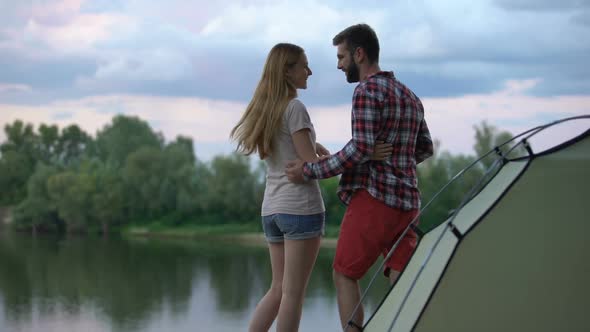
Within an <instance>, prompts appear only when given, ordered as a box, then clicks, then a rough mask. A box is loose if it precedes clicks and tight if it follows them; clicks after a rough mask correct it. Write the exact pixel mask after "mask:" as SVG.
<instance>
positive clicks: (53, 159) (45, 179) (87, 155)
mask: <svg viewBox="0 0 590 332" xmlns="http://www.w3.org/2000/svg"><path fill="white" fill-rule="evenodd" d="M474 129H475V138H476V144H475V146H474V150H475V152H476V154H477V155H481V154H483V153H484V152H487V151H488V150H490V149H491V148H493V147H494V146H496V145H498V144H500V143H503V142H504V141H507V140H508V139H510V137H511V135H510V134H509V133H507V132H500V131H498V130H497V129H496V128H494V127H493V126H490V125H488V124H487V123H485V122H483V123H482V124H481V125H480V126H476V127H475V128H474ZM4 131H5V133H6V141H5V142H3V143H2V144H1V145H0V153H1V154H0V186H1V187H2V189H3V190H2V191H1V192H0V205H12V206H16V208H15V210H14V220H15V224H16V227H17V228H20V229H29V230H33V231H37V230H43V231H45V230H47V231H56V230H57V231H67V232H96V231H99V232H102V233H105V234H106V233H108V232H109V231H111V230H112V229H121V227H123V228H124V227H125V226H129V225H133V227H142V225H143V226H144V227H147V226H149V225H152V226H150V227H153V225H154V223H156V224H158V225H161V227H172V226H173V227H175V228H177V229H178V230H182V229H191V227H195V226H201V227H204V228H207V227H210V226H215V225H216V226H220V225H227V224H243V225H245V227H246V228H247V229H258V228H259V220H260V217H259V215H260V206H261V203H262V197H263V193H264V181H265V167H264V163H263V162H258V163H253V162H252V161H251V160H250V158H249V157H245V156H242V155H239V154H236V153H234V154H230V155H221V156H217V157H215V158H214V159H213V160H212V161H211V162H210V163H204V162H201V161H200V160H198V158H197V157H196V155H195V152H194V146H193V141H192V139H190V138H187V137H182V136H179V137H177V138H176V139H175V140H174V141H171V142H165V141H164V139H163V135H162V134H161V133H157V132H154V131H153V129H152V128H151V127H150V126H149V125H148V123H147V122H145V121H143V120H141V119H139V118H137V117H128V116H123V115H118V116H116V117H114V118H113V121H112V123H109V124H107V125H106V126H104V127H103V128H102V129H101V130H99V131H98V133H97V134H96V138H93V137H92V136H90V135H89V134H87V133H85V132H84V131H83V130H82V129H81V128H79V127H78V126H76V125H70V126H68V127H66V128H64V129H63V130H61V131H60V130H59V128H58V127H57V126H48V125H44V124H43V125H40V126H39V128H38V129H37V130H35V129H34V128H33V126H32V125H30V124H24V123H23V122H22V121H15V122H14V123H12V124H9V125H6V126H5V128H4ZM435 145H436V148H435V155H434V156H433V157H432V158H430V159H428V160H426V161H424V162H423V163H422V164H420V165H419V166H418V179H419V188H420V191H421V193H422V201H423V206H425V205H426V204H427V203H428V202H429V201H430V200H431V199H432V198H433V197H434V196H435V195H436V194H437V192H438V191H439V190H440V189H441V188H443V186H445V185H446V184H447V183H448V182H449V181H450V180H451V179H452V178H453V177H454V176H455V175H456V174H458V173H459V172H460V171H461V170H462V169H463V168H464V167H466V166H467V165H469V164H471V163H473V162H474V161H475V159H476V157H475V156H471V155H452V154H450V153H448V152H445V151H440V150H441V149H440V143H439V142H436V143H435ZM492 158H493V156H491V157H488V158H486V159H484V160H483V161H482V163H481V164H478V165H476V166H475V167H472V168H471V169H470V170H469V171H467V172H465V174H464V176H462V177H461V178H460V180H459V181H454V182H452V183H450V184H449V185H448V187H447V188H446V189H445V190H444V191H442V192H441V193H440V194H439V195H438V197H437V199H436V200H435V202H433V204H432V205H430V206H428V208H427V209H426V210H425V212H424V214H423V215H422V217H421V221H420V227H421V228H422V229H423V230H428V229H430V228H432V227H433V226H434V225H436V224H438V223H440V222H442V221H444V220H445V219H446V218H447V216H448V215H449V212H450V211H452V210H453V209H455V208H457V207H458V205H459V204H460V202H461V200H462V199H463V197H464V195H465V194H466V193H467V192H468V191H469V189H470V188H471V187H473V185H474V184H475V183H476V182H477V180H478V179H480V178H481V176H482V175H483V173H484V169H485V168H486V167H487V166H489V165H490V164H491V163H492V162H493V159H492ZM338 181H339V178H338V177H334V178H331V179H324V180H321V181H320V188H321V191H322V195H323V198H324V204H325V207H326V216H327V223H328V225H329V230H330V233H331V234H332V233H337V229H338V226H339V225H340V222H341V219H342V216H343V214H344V210H345V206H344V204H342V203H341V202H340V200H339V198H338V196H337V194H336V192H337V187H338ZM187 227H188V228H187Z"/></svg>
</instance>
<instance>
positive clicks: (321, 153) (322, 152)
mask: <svg viewBox="0 0 590 332" xmlns="http://www.w3.org/2000/svg"><path fill="white" fill-rule="evenodd" d="M315 152H316V153H317V154H318V157H320V160H321V159H325V158H322V157H328V156H330V151H328V149H326V148H325V147H324V146H323V145H321V144H320V143H317V142H316V143H315Z"/></svg>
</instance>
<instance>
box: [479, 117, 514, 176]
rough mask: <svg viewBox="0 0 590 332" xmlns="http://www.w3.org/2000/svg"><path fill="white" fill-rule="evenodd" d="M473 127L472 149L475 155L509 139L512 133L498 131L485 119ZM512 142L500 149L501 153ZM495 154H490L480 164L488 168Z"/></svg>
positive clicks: (506, 149)
mask: <svg viewBox="0 0 590 332" xmlns="http://www.w3.org/2000/svg"><path fill="white" fill-rule="evenodd" d="M473 129H475V144H474V145H473V149H474V150H475V155H476V156H483V155H484V154H486V153H487V152H488V151H490V150H492V149H493V148H495V147H496V146H499V145H500V144H502V143H504V142H506V141H508V140H510V139H511V138H512V134H510V133H509V132H507V131H499V130H498V128H496V127H494V126H492V125H489V124H488V123H487V122H486V121H483V122H482V123H481V124H480V125H479V126H474V127H473ZM513 145H514V144H510V145H508V146H506V147H504V148H502V149H501V151H502V152H503V153H505V152H506V151H508V149H509V148H510V147H511V146H513ZM496 157H497V156H496V155H491V156H488V157H486V158H484V159H483V160H482V166H483V168H484V169H488V168H489V167H490V166H491V165H492V163H493V162H494V160H495V158H496Z"/></svg>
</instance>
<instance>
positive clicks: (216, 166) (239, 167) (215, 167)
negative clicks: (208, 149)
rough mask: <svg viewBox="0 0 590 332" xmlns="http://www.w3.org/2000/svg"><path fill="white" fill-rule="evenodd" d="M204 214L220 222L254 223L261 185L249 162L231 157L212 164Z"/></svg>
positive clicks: (220, 157) (242, 158)
mask: <svg viewBox="0 0 590 332" xmlns="http://www.w3.org/2000/svg"><path fill="white" fill-rule="evenodd" d="M211 171H212V174H211V176H210V177H209V178H208V181H207V188H208V189H209V196H208V204H207V210H208V211H209V212H210V213H211V214H213V215H217V216H218V218H220V221H221V222H226V223H227V222H230V223H231V222H247V221H251V220H257V219H258V218H259V216H260V206H261V204H262V193H263V190H264V189H263V183H260V182H259V180H258V178H257V177H256V176H255V175H253V173H252V172H251V169H250V159H249V158H248V157H246V156H243V155H240V154H237V153H233V154H231V155H229V156H218V157H215V158H214V159H213V161H212V162H211Z"/></svg>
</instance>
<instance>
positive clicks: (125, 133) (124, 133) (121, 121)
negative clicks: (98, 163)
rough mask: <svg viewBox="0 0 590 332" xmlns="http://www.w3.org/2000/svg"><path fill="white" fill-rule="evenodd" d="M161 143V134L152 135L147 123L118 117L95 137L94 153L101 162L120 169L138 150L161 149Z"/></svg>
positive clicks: (137, 119) (121, 116)
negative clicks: (143, 148)
mask: <svg viewBox="0 0 590 332" xmlns="http://www.w3.org/2000/svg"><path fill="white" fill-rule="evenodd" d="M163 141H164V139H163V137H162V136H161V134H156V133H154V132H153V131H152V129H151V128H150V126H149V125H148V124H147V122H145V121H142V120H140V119H139V118H137V117H128V116H123V115H118V116H116V117H114V118H113V123H112V124H110V125H106V126H105V127H104V128H103V129H102V130H101V131H99V132H98V134H97V135H96V153H97V154H98V156H99V158H100V159H101V160H102V161H104V162H106V163H109V164H113V165H115V167H117V168H120V167H123V165H125V161H126V159H127V157H128V156H129V155H130V154H132V153H133V152H135V151H137V150H138V149H139V148H141V147H152V148H156V149H161V148H162V146H163Z"/></svg>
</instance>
